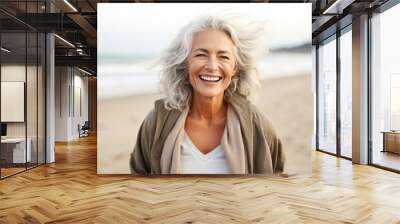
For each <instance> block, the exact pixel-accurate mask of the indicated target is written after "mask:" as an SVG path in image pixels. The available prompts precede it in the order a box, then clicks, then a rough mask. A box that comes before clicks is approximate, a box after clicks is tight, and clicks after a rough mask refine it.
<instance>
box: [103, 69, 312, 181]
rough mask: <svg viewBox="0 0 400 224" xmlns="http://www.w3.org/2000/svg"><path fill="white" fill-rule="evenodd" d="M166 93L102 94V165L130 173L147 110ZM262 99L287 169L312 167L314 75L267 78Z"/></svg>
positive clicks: (107, 170)
mask: <svg viewBox="0 0 400 224" xmlns="http://www.w3.org/2000/svg"><path fill="white" fill-rule="evenodd" d="M161 97H162V96H161V95H160V94H146V95H135V96H129V97H121V98H113V99H107V100H102V99H99V100H98V112H97V113H98V114H97V115H98V130H97V135H98V143H97V150H98V152H97V162H98V163H97V171H98V173H99V174H127V173H129V157H130V153H131V152H132V150H133V146H134V144H135V142H136V135H137V132H138V129H139V127H140V124H141V122H142V121H143V119H144V117H145V116H146V114H147V113H148V112H149V111H150V110H151V108H153V104H154V101H155V100H156V99H159V98H161ZM256 105H257V106H258V107H259V108H261V110H262V111H264V112H265V114H266V115H267V116H268V117H269V118H270V120H271V121H272V123H273V124H274V127H275V129H276V130H277V132H278V135H279V136H280V137H281V139H282V142H283V146H284V150H285V152H286V155H287V163H286V168H285V172H286V173H289V174H293V173H300V174H307V173H310V172H311V136H312V133H313V98H312V92H311V75H295V76H287V77H282V78H274V79H267V80H263V81H262V88H261V90H260V93H259V98H258V100H257V102H256Z"/></svg>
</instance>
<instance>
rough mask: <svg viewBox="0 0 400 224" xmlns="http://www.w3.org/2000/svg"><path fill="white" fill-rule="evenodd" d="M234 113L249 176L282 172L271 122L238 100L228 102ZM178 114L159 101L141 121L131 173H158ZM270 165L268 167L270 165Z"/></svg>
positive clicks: (279, 147)
mask: <svg viewBox="0 0 400 224" xmlns="http://www.w3.org/2000/svg"><path fill="white" fill-rule="evenodd" d="M230 104H231V106H232V108H233V110H234V111H235V112H236V114H237V116H238V118H239V122H240V127H241V132H242V135H243V136H242V137H243V144H244V146H245V151H246V152H245V155H246V166H247V169H246V170H248V172H249V173H250V174H272V173H281V172H283V168H284V162H285V155H284V152H283V149H282V144H281V141H280V139H279V138H278V136H277V135H276V133H275V130H274V128H273V127H272V124H271V122H270V121H269V120H268V118H267V117H266V116H264V115H263V114H262V112H261V111H259V110H258V109H257V108H256V106H254V105H253V104H251V103H250V102H249V101H248V100H246V99H244V98H242V97H240V98H235V100H233V101H232V102H231V103H230ZM180 114H181V111H179V110H175V109H173V110H167V109H166V108H165V107H164V101H163V100H162V99H160V100H157V101H156V102H155V108H154V109H153V110H152V111H151V112H150V113H149V114H148V115H147V117H146V118H145V119H144V121H143V123H142V125H141V127H140V129H139V132H138V135H137V140H136V145H135V147H134V149H133V152H132V153H131V158H130V168H131V173H132V174H161V168H160V159H161V154H162V149H163V146H164V142H165V140H166V138H167V136H168V134H169V133H170V131H171V130H172V129H173V127H174V125H175V122H176V121H177V119H178V118H179V115H180ZM271 163H272V164H271Z"/></svg>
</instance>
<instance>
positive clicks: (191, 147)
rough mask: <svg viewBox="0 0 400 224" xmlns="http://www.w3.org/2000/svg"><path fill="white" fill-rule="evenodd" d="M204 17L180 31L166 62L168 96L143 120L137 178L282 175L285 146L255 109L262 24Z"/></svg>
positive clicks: (133, 162) (134, 161)
mask: <svg viewBox="0 0 400 224" xmlns="http://www.w3.org/2000/svg"><path fill="white" fill-rule="evenodd" d="M234 21H235V20H234V19H233V18H229V19H228V18H221V17H213V16H208V17H203V18H200V19H198V20H195V21H193V22H192V23H190V24H188V25H186V26H185V27H183V28H182V30H181V32H180V33H179V34H178V36H177V37H176V38H175V40H174V41H173V42H172V44H171V46H170V47H169V48H168V49H167V50H166V51H165V52H164V54H163V55H162V57H161V63H162V66H163V70H162V71H161V77H162V79H161V85H162V89H163V92H164V93H165V95H166V97H165V98H164V99H160V100H158V101H156V102H155V107H154V109H153V110H152V111H151V112H150V113H149V114H148V115H147V117H146V118H145V120H144V121H143V123H142V125H141V127H140V130H139V133H138V136H137V141H136V145H135V147H134V150H133V152H132V154H131V159H130V167H131V173H133V174H260V173H261V174H273V173H280V172H283V169H284V162H285V156H284V152H283V149H282V144H281V141H280V139H279V138H278V136H277V135H276V133H275V131H274V128H273V127H272V125H271V122H269V120H268V118H267V117H266V116H265V115H264V114H263V113H262V112H261V111H260V110H259V109H258V108H257V107H256V106H255V105H254V104H252V100H253V99H254V95H255V90H256V89H257V87H258V86H259V80H258V73H257V66H256V65H257V64H256V61H257V57H258V54H259V53H260V51H259V50H260V49H261V47H260V44H259V42H258V40H259V39H260V37H261V36H262V35H261V34H262V32H263V30H262V29H261V26H253V25H254V23H253V25H252V24H247V25H245V26H243V25H241V24H240V23H238V22H234Z"/></svg>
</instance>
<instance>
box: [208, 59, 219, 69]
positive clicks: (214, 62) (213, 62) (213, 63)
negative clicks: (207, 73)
mask: <svg viewBox="0 0 400 224" xmlns="http://www.w3.org/2000/svg"><path fill="white" fill-rule="evenodd" d="M206 69H209V70H217V69H218V62H217V60H216V59H215V58H214V57H209V58H208V60H207V64H206Z"/></svg>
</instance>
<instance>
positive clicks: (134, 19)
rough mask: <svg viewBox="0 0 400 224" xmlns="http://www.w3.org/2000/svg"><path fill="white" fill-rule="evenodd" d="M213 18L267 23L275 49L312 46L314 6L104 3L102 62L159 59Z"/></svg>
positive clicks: (100, 15) (100, 44)
mask: <svg viewBox="0 0 400 224" xmlns="http://www.w3.org/2000/svg"><path fill="white" fill-rule="evenodd" d="M213 13H215V14H216V15H218V14H221V13H226V14H235V15H240V16H243V17H245V18H247V19H249V20H255V21H265V20H266V21H267V30H268V33H267V38H268V39H267V40H266V41H268V46H269V47H270V48H277V47H287V46H294V45H297V44H302V43H310V40H311V4H310V3H304V4H276V3H274V4H271V3H270V4H267V3H218V4H216V3H187V4H182V3H168V4H167V3H165V4H157V3H135V4H129V3H118V4H113V3H99V4H98V16H97V18H98V53H99V54H100V55H102V56H115V55H120V56H122V55H141V56H151V55H154V54H158V53H159V52H161V50H163V49H164V48H166V47H167V46H168V45H169V43H170V42H171V40H172V39H173V38H174V37H175V35H176V34H177V32H178V30H179V29H180V28H181V27H183V26H184V25H186V24H187V23H188V22H190V21H192V20H193V19H195V18H197V17H199V16H201V15H204V14H213ZM310 44H311V43H310Z"/></svg>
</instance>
